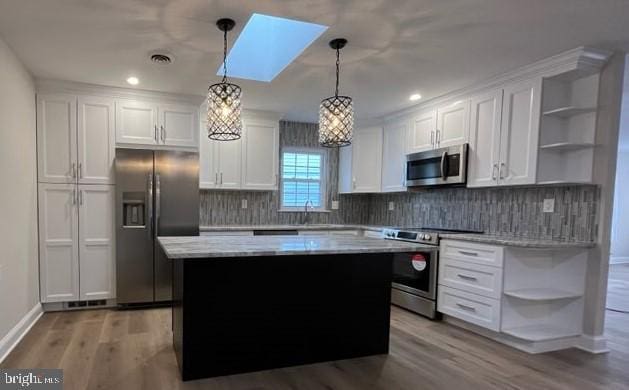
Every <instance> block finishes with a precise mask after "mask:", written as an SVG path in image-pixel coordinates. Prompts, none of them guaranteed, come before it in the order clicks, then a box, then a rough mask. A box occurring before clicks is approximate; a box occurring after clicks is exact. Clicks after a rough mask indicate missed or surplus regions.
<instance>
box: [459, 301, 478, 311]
mask: <svg viewBox="0 0 629 390" xmlns="http://www.w3.org/2000/svg"><path fill="white" fill-rule="evenodd" d="M456 305H457V306H458V307H460V308H461V309H463V310H467V311H476V308H475V307H473V306H468V305H464V304H462V303H458V302H457V304H456Z"/></svg>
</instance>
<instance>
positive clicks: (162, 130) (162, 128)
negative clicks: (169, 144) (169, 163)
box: [159, 125, 166, 142]
mask: <svg viewBox="0 0 629 390" xmlns="http://www.w3.org/2000/svg"><path fill="white" fill-rule="evenodd" d="M159 128H160V130H161V134H162V142H166V129H165V128H164V126H163V125H162V126H160V127H159Z"/></svg>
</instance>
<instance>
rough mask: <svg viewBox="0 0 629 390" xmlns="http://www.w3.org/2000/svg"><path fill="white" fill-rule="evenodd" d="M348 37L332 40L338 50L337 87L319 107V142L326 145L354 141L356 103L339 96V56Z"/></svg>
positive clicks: (333, 46)
mask: <svg viewBox="0 0 629 390" xmlns="http://www.w3.org/2000/svg"><path fill="white" fill-rule="evenodd" d="M346 44H347V39H344V38H337V39H333V40H332V41H330V47H331V48H332V49H334V50H336V88H335V90H334V96H332V97H329V98H327V99H323V100H322V101H321V106H320V107H319V144H321V146H325V147H330V148H332V147H339V146H347V145H349V144H351V143H352V133H353V131H354V104H353V102H352V98H351V97H349V96H339V65H340V61H339V56H340V50H341V49H342V48H343V47H344V46H345V45H346Z"/></svg>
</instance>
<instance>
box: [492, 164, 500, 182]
mask: <svg viewBox="0 0 629 390" xmlns="http://www.w3.org/2000/svg"><path fill="white" fill-rule="evenodd" d="M497 170H498V164H497V163H496V164H494V167H493V168H492V169H491V180H497V176H496V171H497Z"/></svg>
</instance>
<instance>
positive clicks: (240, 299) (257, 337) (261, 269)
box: [173, 254, 393, 381]
mask: <svg viewBox="0 0 629 390" xmlns="http://www.w3.org/2000/svg"><path fill="white" fill-rule="evenodd" d="M392 257H393V255H392V254H352V255H310V256H268V257H248V258H221V259H186V260H174V283H173V290H174V299H175V302H174V306H173V339H174V340H173V341H174V346H175V352H176V355H177V361H178V363H179V368H180V370H181V375H182V379H183V380H184V381H186V380H192V379H200V378H208V377H214V376H221V375H229V374H236V373H244V372H251V371H259V370H265V369H271V368H278V367H287V366H295V365H301V364H309V363H315V362H322V361H330V360H340V359H347V358H354V357H360V356H367V355H375V354H386V353H388V350H389V316H390V302H391V277H392V275H391V272H392V271H391V268H392V263H391V262H392Z"/></svg>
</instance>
